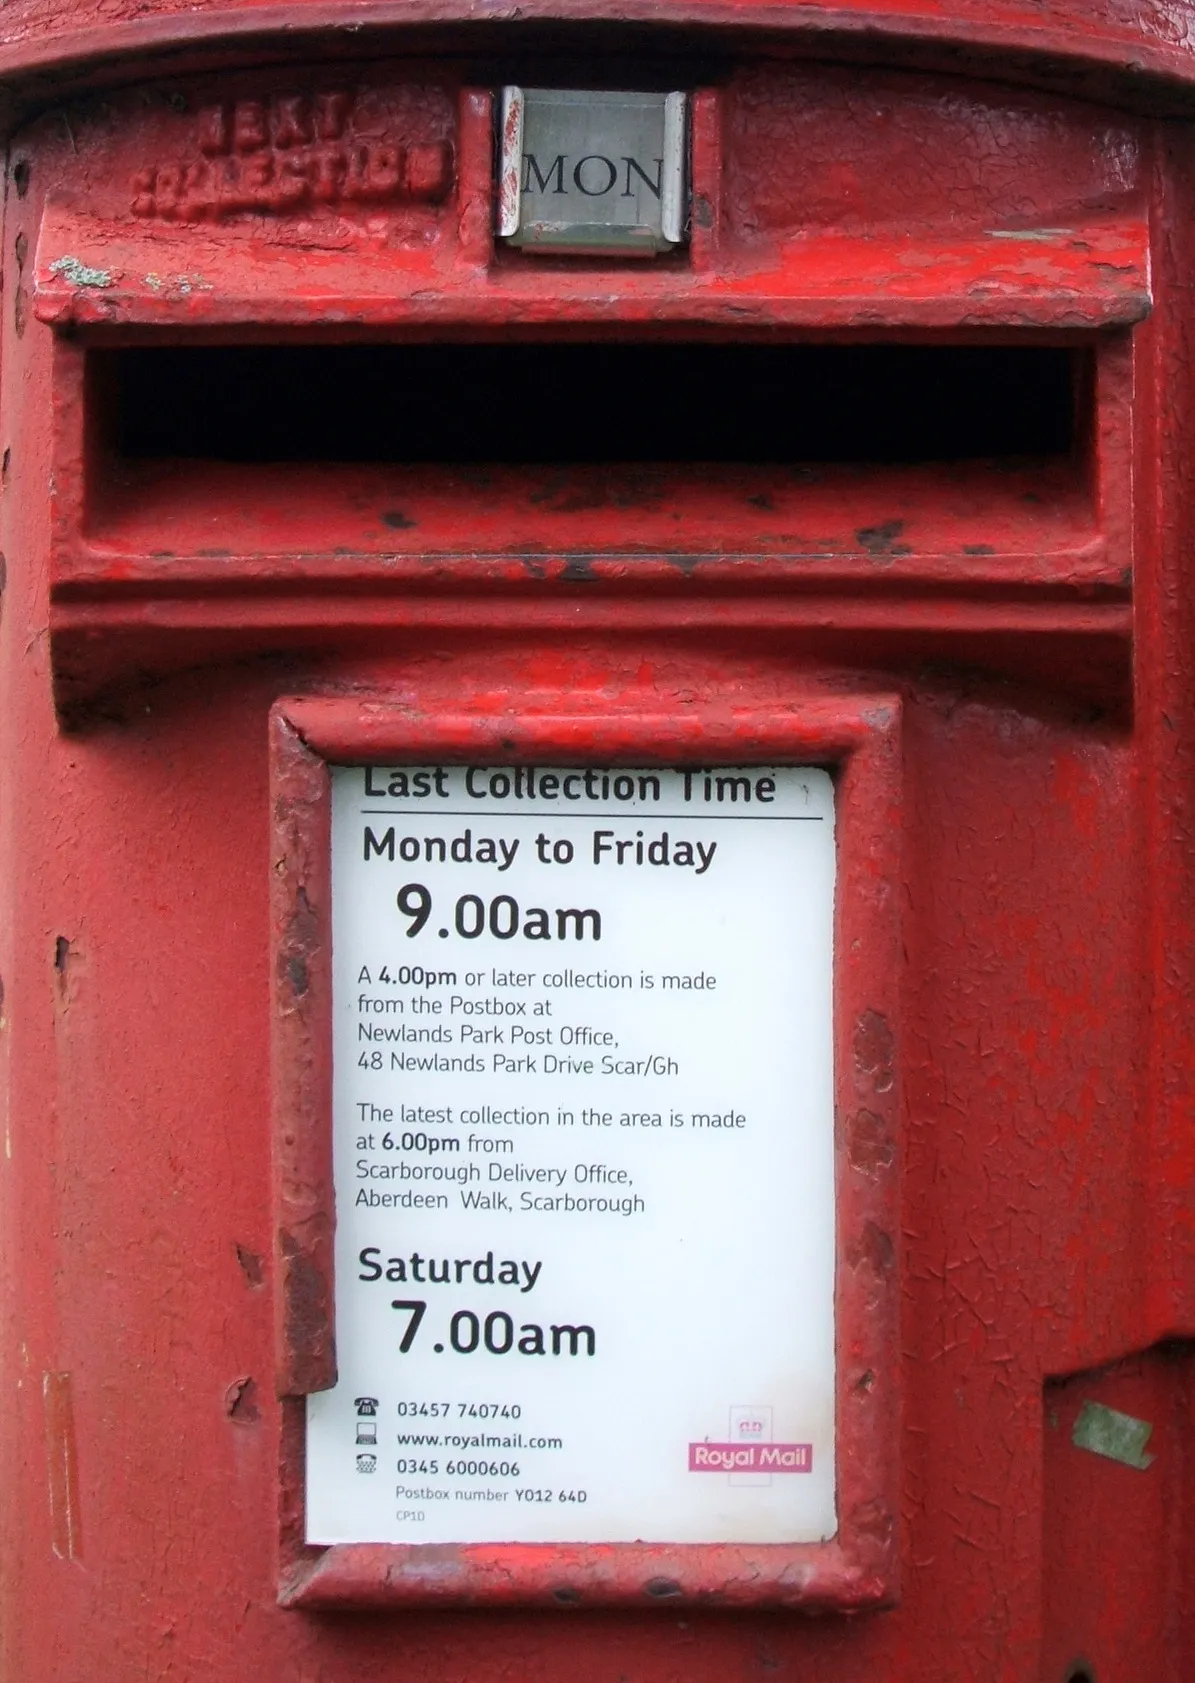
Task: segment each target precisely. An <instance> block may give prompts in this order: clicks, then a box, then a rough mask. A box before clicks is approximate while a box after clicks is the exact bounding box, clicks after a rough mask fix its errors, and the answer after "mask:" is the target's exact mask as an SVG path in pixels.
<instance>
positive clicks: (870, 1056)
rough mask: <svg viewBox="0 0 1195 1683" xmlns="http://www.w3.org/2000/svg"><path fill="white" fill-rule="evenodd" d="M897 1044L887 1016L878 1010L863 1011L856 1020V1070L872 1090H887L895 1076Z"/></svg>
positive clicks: (888, 1090) (889, 1088)
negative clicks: (894, 1062) (894, 1061)
mask: <svg viewBox="0 0 1195 1683" xmlns="http://www.w3.org/2000/svg"><path fill="white" fill-rule="evenodd" d="M895 1052H896V1047H895V1043H894V1041H893V1038H892V1030H891V1029H890V1028H889V1026H888V1019H887V1018H886V1017H885V1016H884V1015H883V1013H882V1012H879V1011H864V1012H863V1013H862V1015H861V1016H860V1018H859V1021H858V1022H857V1023H856V1024H855V1045H854V1053H855V1073H856V1074H857V1075H858V1076H859V1078H860V1080H861V1081H862V1083H863V1084H864V1085H866V1086H869V1087H870V1088H871V1090H872V1092H873V1093H890V1092H891V1091H892V1086H893V1082H894V1080H895V1076H894V1073H893V1060H894V1057H895Z"/></svg>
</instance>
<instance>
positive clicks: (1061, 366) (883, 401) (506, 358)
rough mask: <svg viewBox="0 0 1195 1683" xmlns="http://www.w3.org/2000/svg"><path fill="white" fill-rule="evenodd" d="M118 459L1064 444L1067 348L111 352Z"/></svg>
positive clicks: (995, 452) (469, 460)
mask: <svg viewBox="0 0 1195 1683" xmlns="http://www.w3.org/2000/svg"><path fill="white" fill-rule="evenodd" d="M106 360H107V362H108V364H109V366H108V367H107V368H106V369H105V370H104V374H105V376H106V377H105V379H104V381H103V385H104V386H106V387H107V388H108V390H109V392H110V400H109V401H110V404H111V410H110V417H111V418H110V421H109V423H108V426H107V427H106V428H105V430H106V431H107V432H108V433H109V438H110V446H111V447H112V454H113V455H114V456H115V458H116V459H117V460H118V461H119V460H120V459H122V458H123V459H126V460H129V461H135V460H146V459H162V458H176V459H186V460H197V459H198V460H209V461H222V462H240V463H266V462H310V461H324V462H391V463H444V464H449V463H451V464H481V463H493V464H551V463H575V464H584V463H614V462H626V463H629V462H645V463H646V462H668V463H683V462H693V463H697V462H710V463H739V462H741V463H748V462H751V463H777V464H780V463H794V462H808V463H871V462H874V463H916V462H962V461H970V460H979V459H991V458H1009V457H1017V458H1030V457H1059V456H1066V455H1068V454H1070V453H1071V451H1072V449H1073V448H1074V445H1075V443H1076V437H1077V430H1078V429H1077V422H1076V412H1077V407H1078V405H1077V396H1076V394H1077V393H1078V392H1079V391H1080V390H1081V389H1082V385H1083V382H1082V379H1081V365H1082V363H1083V361H1084V360H1085V359H1084V358H1083V356H1082V354H1081V353H1074V352H1071V351H1069V350H1067V349H1063V348H1057V347H1037V346H1031V347H1030V346H1009V345H994V346H942V345H935V346H927V345H808V344H805V345H794V344H788V345H758V344H756V345H725V344H708V343H669V344H660V343H654V344H627V343H618V344H615V343H600V344H593V343H588V344H558V343H552V344H542V343H541V344H517V343H516V344H510V343H507V344H450V345H401V346H400V345H347V346H328V345H308V346H281V345H273V346H225V347H214V348H213V347H205V348H190V347H187V348H182V347H177V348H164V349H158V348H154V349H145V348H138V349H129V350H123V351H119V352H109V353H106Z"/></svg>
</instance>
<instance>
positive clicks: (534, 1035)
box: [307, 766, 836, 1543]
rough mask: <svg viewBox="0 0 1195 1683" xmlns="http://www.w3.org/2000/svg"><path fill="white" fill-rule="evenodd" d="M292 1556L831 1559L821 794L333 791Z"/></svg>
mask: <svg viewBox="0 0 1195 1683" xmlns="http://www.w3.org/2000/svg"><path fill="white" fill-rule="evenodd" d="M332 793H333V821H332V915H333V970H334V980H333V1016H334V1028H333V1058H334V1089H335V1097H334V1117H333V1127H334V1135H335V1180H336V1218H337V1236H336V1270H337V1272H336V1335H337V1350H338V1357H339V1373H340V1380H339V1383H338V1385H337V1386H336V1388H335V1390H332V1391H327V1392H323V1393H320V1394H318V1395H315V1396H312V1397H310V1398H309V1399H308V1412H307V1527H308V1538H309V1540H310V1541H311V1542H314V1543H353V1542H379V1543H384V1542H392V1543H443V1542H453V1543H482V1542H595V1543H598V1542H604V1543H612V1542H634V1541H645V1542H667V1543H784V1542H794V1543H795V1542H816V1541H818V1540H820V1539H822V1538H826V1537H830V1536H832V1535H833V1534H834V1532H835V1530H836V1518H835V1478H834V1262H835V1223H834V1144H833V1058H832V1045H831V978H832V956H833V955H832V931H833V901H834V804H833V786H832V784H831V781H830V778H829V776H828V775H827V774H826V773H825V772H824V771H821V770H817V769H794V768H792V767H760V766H754V767H737V768H719V769H711V770H704V769H701V770H622V769H617V770H612V769H597V770H594V769H592V768H590V769H583V770H570V769H564V768H550V769H549V768H539V767H531V768H529V767H519V768H517V769H516V768H502V767H484V768H481V767H476V766H474V767H461V766H434V767H433V766H427V767H407V768H393V767H377V766H375V767H370V768H364V767H334V768H333V769H332Z"/></svg>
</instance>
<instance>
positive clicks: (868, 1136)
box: [846, 1110, 896, 1175]
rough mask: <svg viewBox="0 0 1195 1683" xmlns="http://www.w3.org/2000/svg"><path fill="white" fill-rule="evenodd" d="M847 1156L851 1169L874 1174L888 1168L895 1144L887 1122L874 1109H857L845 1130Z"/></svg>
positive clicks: (893, 1155) (894, 1153) (893, 1154)
mask: <svg viewBox="0 0 1195 1683" xmlns="http://www.w3.org/2000/svg"><path fill="white" fill-rule="evenodd" d="M846 1149H847V1157H848V1159H849V1161H850V1165H851V1168H852V1169H858V1170H859V1172H860V1173H861V1174H865V1175H875V1174H878V1173H879V1171H880V1170H881V1169H886V1168H888V1167H889V1166H890V1165H891V1163H892V1160H893V1158H894V1157H895V1156H896V1144H895V1141H894V1140H893V1138H892V1135H891V1134H890V1133H889V1132H888V1126H887V1123H886V1122H885V1121H884V1118H883V1117H882V1116H877V1115H876V1113H875V1111H874V1110H858V1111H856V1112H855V1114H854V1116H853V1117H852V1118H851V1123H850V1127H849V1129H848V1132H847V1148H846Z"/></svg>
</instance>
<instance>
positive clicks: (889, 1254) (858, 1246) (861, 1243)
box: [846, 1221, 896, 1279]
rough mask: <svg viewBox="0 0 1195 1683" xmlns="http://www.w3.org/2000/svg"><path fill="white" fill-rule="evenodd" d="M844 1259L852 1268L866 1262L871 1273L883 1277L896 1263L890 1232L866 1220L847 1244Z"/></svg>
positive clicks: (894, 1248) (889, 1272)
mask: <svg viewBox="0 0 1195 1683" xmlns="http://www.w3.org/2000/svg"><path fill="white" fill-rule="evenodd" d="M846 1259H847V1262H848V1263H849V1264H850V1266H851V1267H852V1268H858V1267H859V1266H860V1264H861V1263H866V1264H867V1266H868V1267H869V1268H870V1269H871V1271H872V1273H873V1274H877V1275H879V1276H880V1278H881V1279H882V1278H885V1277H886V1276H887V1275H889V1274H891V1272H892V1270H893V1268H894V1267H895V1265H896V1247H895V1246H894V1245H893V1243H892V1236H891V1234H888V1233H885V1232H884V1230H883V1228H882V1227H877V1226H876V1224H875V1222H874V1221H869V1222H867V1223H866V1224H865V1225H864V1227H863V1231H862V1232H861V1233H860V1234H859V1236H858V1238H857V1239H855V1240H853V1241H852V1242H851V1244H850V1245H848V1246H847V1253H846Z"/></svg>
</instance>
